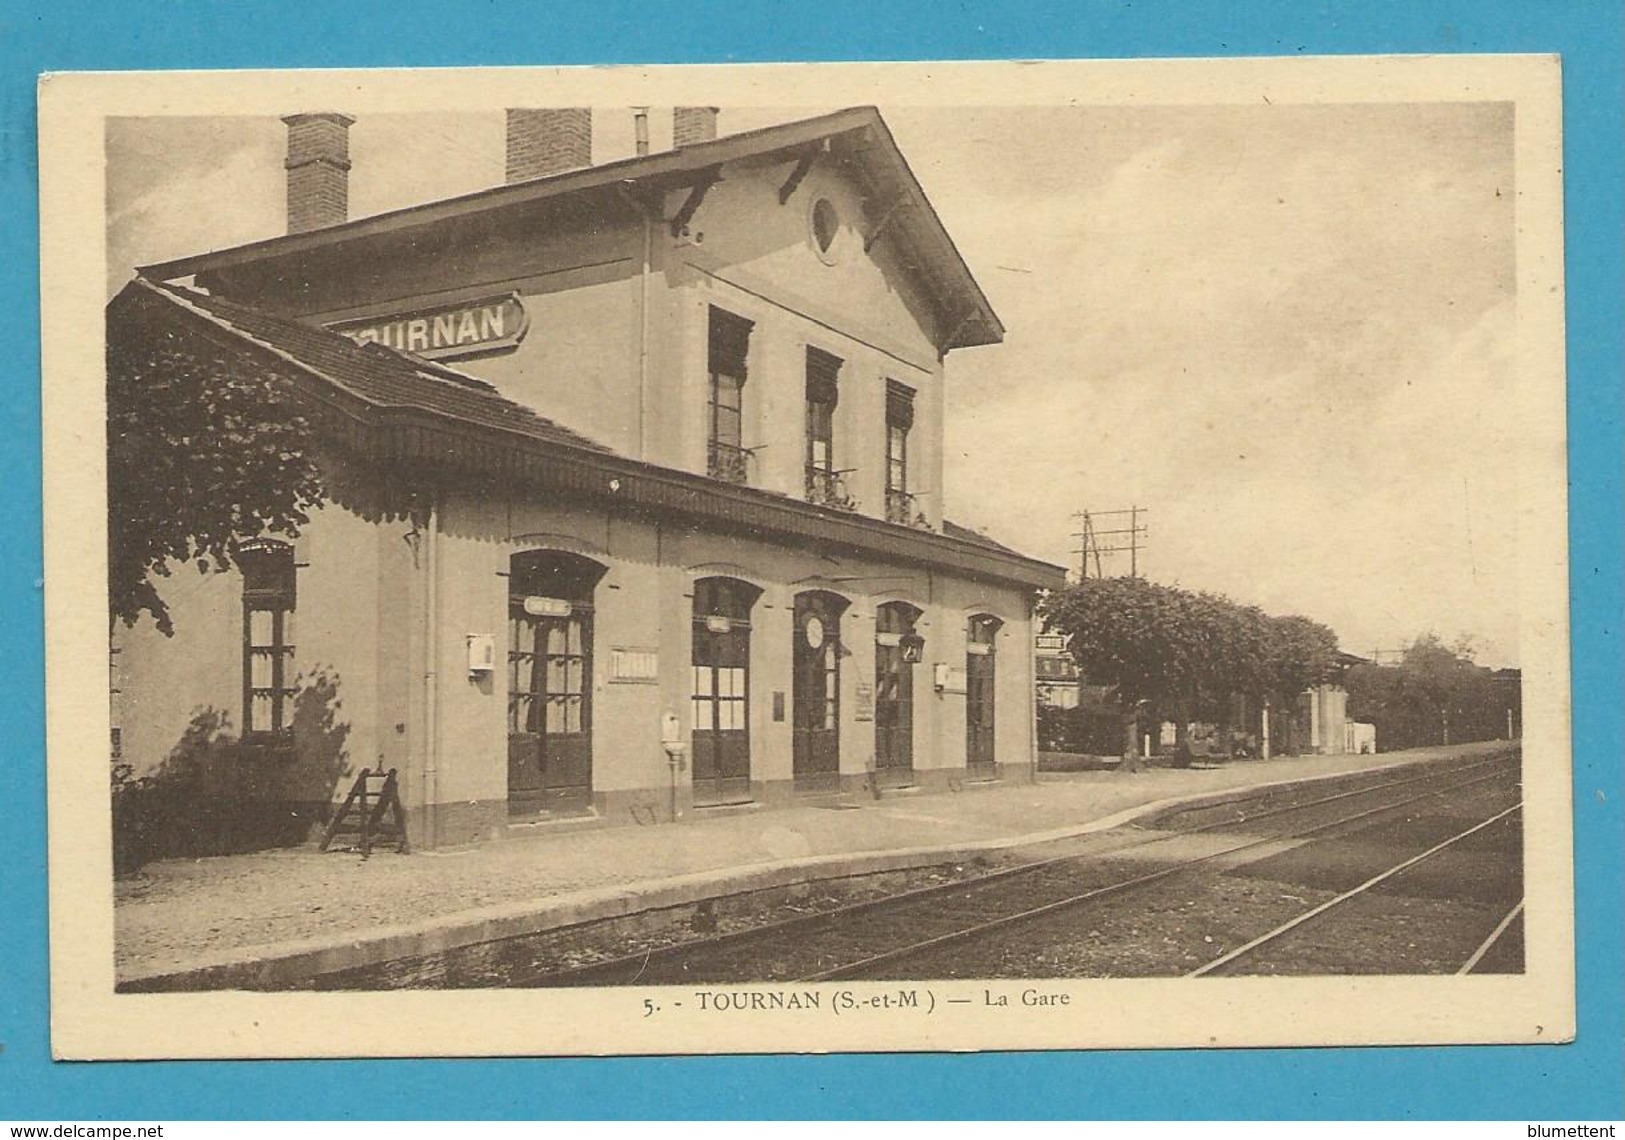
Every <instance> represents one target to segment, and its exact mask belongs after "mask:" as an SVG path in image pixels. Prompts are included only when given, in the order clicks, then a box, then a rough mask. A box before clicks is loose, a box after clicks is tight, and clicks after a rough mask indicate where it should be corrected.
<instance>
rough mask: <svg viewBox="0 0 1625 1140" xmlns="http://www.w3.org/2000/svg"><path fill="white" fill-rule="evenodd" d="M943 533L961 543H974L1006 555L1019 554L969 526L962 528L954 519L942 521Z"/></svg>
mask: <svg viewBox="0 0 1625 1140" xmlns="http://www.w3.org/2000/svg"><path fill="white" fill-rule="evenodd" d="M942 533H943V534H945V535H947V536H948V537H949V538H957V539H959V541H960V542H974V543H975V544H976V545H977V546H985V547H988V548H989V549H991V550H1002V551H1004V552H1005V553H1006V554H1016V553H1018V551H1016V550H1014V549H1012V548H1011V547H1008V546H1006V545H1004V543H1002V542H996V541H994V540H993V539H991V538H989V537H988V536H987V535H985V534H983V533H982V532H981V531H979V530H972V529H971V528H970V527H968V526H960V525H959V524H958V523H956V522H954V521H953V520H952V519H943V520H942Z"/></svg>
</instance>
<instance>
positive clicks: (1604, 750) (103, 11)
mask: <svg viewBox="0 0 1625 1140" xmlns="http://www.w3.org/2000/svg"><path fill="white" fill-rule="evenodd" d="M35 6H37V7H38V8H40V9H41V11H40V12H39V13H37V14H35V13H22V12H19V11H18V9H19V8H20V7H22V5H21V4H13V5H8V6H5V7H3V8H0V65H3V66H0V303H3V308H0V311H4V312H5V313H8V314H9V317H8V327H9V328H10V329H11V333H10V335H9V337H8V340H9V346H10V348H9V351H8V352H7V353H6V354H5V356H4V358H3V363H0V369H3V370H4V378H3V383H0V401H3V408H4V417H5V418H4V423H5V424H6V426H7V430H9V433H10V437H11V438H10V447H9V448H7V449H6V450H5V453H4V458H3V459H0V464H3V472H4V474H3V478H0V511H3V517H4V518H6V519H8V520H10V524H11V527H12V532H11V539H10V541H8V542H6V543H4V544H0V598H3V599H4V603H5V604H4V605H3V606H0V645H3V646H4V649H5V652H4V654H3V655H0V681H3V684H4V689H3V692H4V693H5V695H6V698H7V701H6V707H5V709H4V710H3V711H0V724H3V725H4V732H5V742H6V745H7V746H6V747H5V749H4V752H3V754H0V820H3V823H0V881H3V882H4V884H5V886H4V897H3V899H0V903H3V906H4V909H3V912H0V913H3V914H4V918H3V919H0V1045H3V1049H4V1051H3V1052H0V1119H13V1120H18V1119H22V1120H26V1119H29V1118H38V1119H41V1120H44V1119H47V1118H54V1119H59V1120H61V1119H86V1118H93V1117H104V1118H124V1119H130V1120H135V1119H141V1118H147V1119H154V1118H157V1119H163V1118H177V1119H187V1118H211V1117H216V1118H262V1117H263V1118H272V1119H275V1118H286V1117H292V1116H298V1117H306V1118H342V1117H349V1116H364V1117H407V1118H414V1117H430V1116H434V1117H446V1118H480V1117H517V1118H523V1117H597V1116H653V1117H714V1116H723V1117H726V1116H743V1117H759V1116H785V1117H805V1116H846V1117H851V1116H890V1117H964V1118H980V1117H1011V1116H1013V1117H1077V1118H1085V1119H1090V1118H1178V1117H1192V1118H1240V1119H1255V1118H1287V1119H1291V1118H1299V1119H1305V1118H1307V1119H1313V1118H1322V1119H1325V1118H1361V1117H1375V1118H1405V1117H1413V1118H1504V1119H1505V1118H1510V1119H1517V1118H1526V1119H1537V1118H1538V1119H1547V1120H1550V1119H1561V1118H1570V1119H1574V1118H1614V1119H1618V1118H1620V1117H1621V1116H1622V1115H1625V1094H1622V1080H1625V1058H1622V1045H1621V1043H1622V1041H1625V1026H1622V1024H1621V1014H1622V1009H1625V994H1622V990H1625V964H1622V961H1621V935H1622V931H1625V917H1622V913H1621V905H1620V904H1621V867H1622V858H1621V820H1622V812H1621V804H1622V802H1625V800H1622V797H1621V767H1622V765H1621V756H1622V745H1621V740H1622V736H1621V723H1620V722H1621V707H1622V699H1621V698H1622V692H1625V683H1622V674H1621V654H1620V622H1621V617H1622V605H1621V566H1622V562H1621V540H1622V535H1625V522H1622V517H1621V466H1622V463H1621V460H1622V454H1625V439H1622V435H1621V405H1622V399H1621V396H1622V382H1621V370H1622V357H1621V327H1622V319H1621V314H1622V307H1625V306H1622V295H1621V284H1622V268H1621V258H1620V254H1621V234H1622V228H1625V219H1622V216H1621V186H1622V185H1625V170H1622V164H1621V144H1622V141H1625V122H1622V116H1621V103H1622V100H1621V95H1622V74H1625V72H1622V67H1621V49H1622V34H1621V33H1622V27H1621V6H1620V5H1619V3H1618V2H1617V0H1614V2H1609V0H1584V2H1574V3H1555V2H1539V0H1460V2H1454V3H1443V2H1432V3H1429V2H1421V3H1403V4H1401V3H1384V2H1379V0H1358V2H1338V3H1310V2H1305V0H1268V2H1260V0H1244V2H1239V3H1238V2H1234V0H1232V2H1228V3H1220V2H1214V3H1200V2H1197V0H1179V2H1175V0H1165V2H1142V3H1134V4H1128V3H1092V2H1090V3H1053V2H1031V3H1019V2H1007V3H1001V4H991V3H983V4H973V3H953V2H950V0H937V2H934V3H933V2H929V0H911V2H907V3H880V2H877V0H821V2H820V3H817V4H810V3H809V4H799V5H781V4H779V3H774V2H771V0H755V2H754V3H752V2H749V0H738V2H735V3H727V2H724V0H686V2H685V3H681V4H666V5H660V6H654V5H649V6H636V5H631V4H626V3H611V2H604V0H599V2H597V3H586V2H581V0H569V2H568V3H549V4H546V5H545V6H544V5H532V4H526V3H522V2H519V0H509V2H508V3H505V4H501V5H497V4H490V3H473V2H466V3H458V2H456V0H388V2H387V3H379V2H357V0H345V2H343V3H338V2H329V3H327V4H325V5H323V6H321V7H319V8H310V9H308V10H306V9H305V8H304V6H303V5H300V4H296V3H291V2H287V0H285V2H284V3H281V4H279V3H275V2H274V0H236V2H229V3H228V2H219V3H203V2H200V0H173V2H168V3H148V4H140V5H127V6H126V5H120V4H117V3H115V2H113V0H102V2H73V0H55V2H53V3H50V4H48V5H47V4H38V5H35ZM1366 52H1558V53H1561V54H1562V56H1563V64H1564V97H1565V110H1564V135H1565V138H1566V140H1567V142H1566V152H1567V153H1566V161H1565V175H1566V183H1567V193H1566V205H1567V220H1568V231H1567V233H1568V239H1567V240H1568V247H1567V248H1568V267H1567V268H1568V301H1569V323H1568V347H1569V385H1570V406H1569V446H1570V464H1571V467H1570V488H1571V507H1570V510H1571V515H1570V519H1571V540H1570V541H1571V545H1570V567H1571V578H1572V586H1573V652H1574V663H1575V669H1574V760H1575V770H1576V772H1575V780H1576V785H1575V786H1576V796H1575V805H1576V818H1575V822H1576V828H1577V835H1578V851H1577V871H1578V876H1577V877H1578V882H1579V897H1578V909H1579V930H1578V942H1579V960H1578V967H1579V986H1580V991H1579V994H1580V1033H1579V1041H1578V1042H1577V1043H1576V1044H1574V1045H1571V1046H1566V1047H1561V1048H1553V1047H1539V1048H1536V1047H1528V1048H1513V1047H1475V1048H1451V1049H1360V1050H1350V1049H1336V1050H1332V1049H1318V1050H1299V1051H1285V1050H1256V1051H1225V1052H1188V1053H1179V1052H1160V1053H1071V1054H1067V1053H1050V1054H988V1055H981V1056H959V1057H923V1056H872V1057H852V1056H847V1057H822V1058H754V1057H738V1058H672V1059H631V1060H592V1061H586V1060H562V1061H557V1060H555V1061H545V1060H544V1061H535V1060H517V1061H401V1062H379V1061H370V1062H369V1061H353V1062H352V1061H345V1062H270V1063H258V1064H250V1063H231V1062H220V1063H201V1062H189V1063H188V1062H174V1063H142V1064H53V1063H52V1062H51V1060H50V1049H49V1017H48V1001H47V992H48V991H47V955H46V911H45V878H44V876H43V874H41V872H40V869H41V868H43V867H44V865H45V826H44V818H45V814H44V813H45V776H44V771H45V765H44V744H43V740H44V685H43V660H42V657H43V654H42V649H41V646H42V642H41V629H42V626H41V604H40V602H41V594H40V587H39V577H40V574H41V568H40V567H41V553H40V538H39V535H40V523H41V520H40V505H39V504H40V499H39V477H40V459H39V353H38V340H37V335H36V332H35V330H36V329H37V328H38V300H37V298H38V276H37V265H38V241H37V236H36V235H37V233H38V230H37V218H38V214H37V208H36V176H37V166H36V161H35V154H36V141H37V140H36V128H35V119H34V84H35V79H36V75H37V73H38V72H40V71H43V70H68V69H97V70H112V69H126V68H243V67H340V66H345V67H348V66H419V65H441V66H448V65H466V64H537V63H599V62H732V61H760V60H780V59H931V58H1007V57H1057V56H1211V55H1299V54H1314V53H1366Z"/></svg>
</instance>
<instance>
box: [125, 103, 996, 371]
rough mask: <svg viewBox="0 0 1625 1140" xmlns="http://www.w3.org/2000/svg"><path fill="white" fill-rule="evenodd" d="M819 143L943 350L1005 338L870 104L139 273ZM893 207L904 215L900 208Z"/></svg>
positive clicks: (704, 173) (359, 235) (704, 171)
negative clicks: (892, 243) (905, 270)
mask: <svg viewBox="0 0 1625 1140" xmlns="http://www.w3.org/2000/svg"><path fill="white" fill-rule="evenodd" d="M821 145H829V146H831V147H837V146H838V147H839V148H840V153H841V157H842V158H843V159H846V160H847V162H848V166H849V168H850V169H852V170H853V171H854V172H855V174H856V175H857V176H858V177H859V178H860V180H862V181H863V182H864V183H865V189H866V190H867V191H868V193H869V194H870V195H871V196H873V197H874V198H876V199H877V200H878V201H879V202H881V203H883V204H885V207H884V208H885V210H886V212H887V213H888V216H890V217H892V218H894V219H895V220H894V221H892V222H891V223H890V231H891V232H892V233H894V234H897V235H899V236H900V238H901V242H902V245H903V248H902V256H901V260H902V261H903V263H904V264H905V265H906V266H908V267H909V268H910V269H911V270H913V271H914V272H915V273H916V274H918V275H919V277H920V278H921V280H922V281H923V282H924V284H925V286H926V291H927V294H928V295H930V296H931V297H933V298H934V300H935V303H936V304H937V305H938V306H939V308H940V309H941V310H942V312H943V315H944V318H945V322H946V324H947V326H948V330H949V331H948V333H947V336H948V338H949V340H950V341H951V343H947V344H944V345H941V346H939V347H941V348H942V350H943V351H947V350H948V349H951V348H961V347H969V346H972V345H979V344H995V343H997V342H999V341H1001V340H1003V339H1004V325H1003V324H1002V323H1001V322H1000V320H999V318H998V314H996V313H995V312H994V311H993V306H992V304H991V303H990V302H989V301H988V299H987V296H986V295H985V294H984V293H983V292H982V289H981V286H979V285H978V284H977V283H976V278H975V277H974V276H972V274H971V271H970V267H969V266H967V265H966V264H965V259H964V258H963V257H962V256H961V255H960V253H959V250H958V248H957V247H956V246H955V245H954V241H953V238H952V237H950V236H949V234H948V231H947V229H946V228H945V227H944V226H943V224H942V220H941V219H940V218H938V217H937V213H936V211H935V210H934V209H933V208H932V206H931V203H930V201H929V200H928V199H927V198H926V196H925V191H924V189H923V188H922V187H921V186H920V183H919V180H918V179H917V178H916V177H915V176H914V172H913V171H912V170H911V169H910V168H909V165H908V161H907V159H905V158H904V157H903V153H902V151H901V150H900V149H899V148H898V146H897V142H896V140H895V139H894V138H893V137H892V134H891V130H890V129H889V128H888V127H887V126H886V122H885V120H884V119H883V118H882V117H881V115H880V112H879V111H878V110H877V109H875V108H874V107H852V108H848V109H846V110H843V111H836V112H833V113H832V114H828V115H819V116H816V117H813V118H809V119H801V120H798V121H796V122H791V123H783V124H780V125H778V126H772V127H763V128H760V129H758V130H752V131H741V132H740V133H738V134H732V135H724V136H722V137H720V138H717V139H713V140H710V141H707V142H699V143H691V144H689V145H687V146H684V147H680V148H678V149H676V150H671V151H665V152H662V153H659V154H650V155H641V156H638V157H634V158H627V159H621V160H619V161H616V162H606V163H601V164H599V165H597V166H589V167H586V168H583V169H580V170H571V171H566V172H565V173H562V174H553V175H548V176H546V177H544V178H534V179H530V180H528V181H524V182H515V183H510V184H508V185H504V186H496V187H492V188H491V189H488V190H480V191H476V192H475V193H472V194H463V195H459V196H458V197H455V198H446V199H443V200H441V201H438V202H429V203H425V204H423V205H418V206H409V207H406V208H405V209H400V210H391V211H388V212H386V213H382V214H375V215H373V216H372V217H368V218H359V219H356V220H354V221H349V222H344V223H342V224H340V225H336V226H326V227H323V228H321V229H317V230H310V231H308V232H305V233H299V234H289V235H287V236H285V237H276V238H269V239H267V240H264V241H257V242H250V243H248V244H246V245H240V246H234V247H232V248H229V249H222V250H215V251H213V252H210V253H202V254H197V255H194V256H191V257H182V258H177V259H175V260H173V261H166V262H161V263H159V264H155V265H149V266H143V267H142V268H141V270H140V272H141V273H142V275H143V276H147V277H152V278H156V279H159V280H166V281H167V280H175V279H177V278H181V277H188V276H197V275H201V274H208V273H210V272H212V271H216V270H225V269H229V268H231V267H234V266H239V265H247V264H250V263H253V262H260V261H271V260H281V259H297V258H299V257H302V256H305V255H308V254H311V253H313V252H316V251H320V250H330V249H332V248H334V247H336V246H343V245H352V244H355V243H370V242H374V241H377V240H380V239H384V238H386V237H387V236H388V235H399V234H401V233H403V232H405V231H421V230H422V229H424V228H426V227H434V226H440V225H444V224H448V223H454V222H456V221H457V220H458V219H464V218H468V217H470V216H472V215H478V214H487V213H492V212H498V211H505V210H510V209H522V208H524V207H526V206H529V205H532V204H534V203H538V202H542V201H545V200H549V199H562V198H565V197H567V196H585V195H591V194H604V193H617V192H618V190H617V188H621V187H626V186H628V185H630V184H644V185H648V186H650V187H654V188H663V189H671V188H676V187H684V186H692V185H694V184H696V183H699V182H704V181H707V180H708V179H710V178H712V177H714V172H715V171H716V170H717V168H718V167H720V166H722V165H724V164H726V163H729V162H736V161H739V160H740V159H749V158H759V157H769V156H780V155H782V156H784V157H786V158H793V157H795V156H797V155H798V154H804V153H807V152H808V150H809V148H815V147H817V146H821ZM893 206H898V207H901V208H898V209H895V210H894V209H892V208H891V207H893ZM358 248H359V246H358Z"/></svg>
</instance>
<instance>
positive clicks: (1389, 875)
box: [1185, 800, 1523, 978]
mask: <svg viewBox="0 0 1625 1140" xmlns="http://www.w3.org/2000/svg"><path fill="white" fill-rule="evenodd" d="M1522 810H1523V801H1522V800H1519V801H1518V802H1517V803H1515V804H1513V805H1512V806H1511V807H1509V808H1506V809H1504V810H1502V811H1499V812H1496V813H1495V814H1494V815H1492V816H1490V817H1489V818H1488V819H1485V820H1481V821H1479V822H1478V823H1475V824H1473V826H1471V827H1469V828H1467V829H1465V830H1463V831H1459V832H1457V833H1456V834H1454V835H1452V836H1451V837H1450V838H1449V839H1446V840H1444V841H1443V842H1442V843H1436V844H1434V845H1433V846H1432V847H1429V848H1428V849H1427V850H1426V851H1423V852H1421V853H1420V854H1418V855H1412V856H1411V857H1410V858H1408V859H1404V860H1401V861H1400V862H1398V863H1396V864H1394V865H1393V866H1391V867H1389V868H1388V869H1387V870H1385V871H1382V872H1381V873H1380V874H1376V875H1373V876H1371V877H1370V878H1369V879H1366V880H1365V881H1364V882H1363V883H1361V884H1360V885H1359V886H1356V887H1353V888H1351V889H1349V890H1346V891H1344V892H1342V893H1341V894H1339V895H1337V896H1336V897H1334V898H1331V899H1328V900H1327V901H1325V902H1323V903H1320V904H1319V905H1317V906H1314V907H1311V908H1309V909H1308V910H1306V911H1304V912H1303V913H1301V914H1299V915H1296V916H1295V917H1293V918H1291V919H1289V920H1287V921H1286V922H1283V923H1281V924H1280V925H1278V926H1276V927H1275V928H1274V929H1272V930H1267V931H1265V932H1264V933H1263V934H1260V935H1259V936H1258V937H1256V938H1254V939H1252V940H1251V941H1248V942H1244V943H1242V944H1241V945H1240V946H1237V947H1236V948H1235V949H1234V950H1230V951H1228V952H1226V953H1224V954H1221V955H1220V956H1219V957H1217V958H1215V959H1213V960H1212V961H1211V962H1206V963H1204V964H1203V965H1201V966H1199V967H1197V968H1196V969H1194V970H1191V971H1189V972H1188V973H1186V974H1185V976H1186V977H1187V978H1201V977H1207V976H1209V975H1214V974H1225V973H1229V972H1231V971H1232V969H1233V967H1235V966H1236V965H1237V964H1238V963H1240V962H1243V961H1246V960H1247V959H1249V958H1251V957H1252V956H1253V955H1255V954H1257V953H1258V951H1260V950H1262V949H1264V948H1265V947H1267V946H1271V945H1273V944H1275V943H1277V942H1279V941H1280V940H1281V939H1282V938H1284V937H1286V936H1287V935H1289V934H1291V933H1292V932H1293V931H1296V930H1298V929H1300V928H1302V927H1304V926H1306V925H1307V924H1309V923H1311V922H1314V921H1316V920H1317V919H1320V918H1321V917H1323V916H1324V915H1327V914H1330V913H1332V912H1333V911H1335V910H1336V909H1337V908H1339V907H1342V906H1345V905H1346V904H1348V903H1349V902H1351V901H1353V900H1354V899H1357V898H1360V897H1361V896H1363V895H1365V894H1367V893H1368V892H1370V891H1371V890H1373V889H1374V888H1376V887H1378V886H1380V885H1381V884H1383V883H1386V882H1388V881H1389V880H1391V879H1394V878H1397V877H1398V876H1400V875H1403V874H1405V872H1407V871H1409V870H1411V869H1412V868H1414V867H1416V866H1418V865H1419V864H1421V863H1424V862H1426V861H1427V860H1429V859H1432V858H1434V857H1435V856H1437V855H1439V854H1440V853H1441V852H1443V851H1446V850H1448V849H1449V848H1451V847H1454V846H1455V845H1456V844H1457V843H1460V842H1461V841H1462V840H1464V839H1467V838H1468V837H1470V836H1473V835H1477V834H1478V833H1479V832H1480V831H1483V830H1484V829H1485V828H1487V827H1492V826H1494V825H1495V824H1497V823H1499V822H1500V821H1501V820H1503V819H1507V818H1509V817H1510V816H1512V815H1514V814H1516V813H1518V812H1520V811H1522ZM1522 908H1523V903H1522V902H1520V903H1518V905H1517V906H1516V907H1514V908H1513V909H1512V911H1511V912H1510V913H1508V915H1507V917H1506V918H1505V919H1503V920H1502V923H1501V925H1499V926H1498V927H1496V929H1495V930H1494V931H1493V932H1492V933H1491V935H1490V937H1489V938H1487V939H1485V941H1484V942H1483V943H1482V944H1481V945H1480V946H1479V948H1478V949H1477V950H1476V951H1474V953H1473V955H1472V956H1471V957H1470V958H1469V959H1468V960H1467V962H1466V963H1465V964H1464V965H1463V966H1462V968H1461V969H1460V970H1459V971H1457V972H1458V973H1467V972H1468V971H1469V970H1471V969H1472V968H1473V967H1474V966H1476V965H1477V964H1478V962H1479V961H1480V960H1481V959H1482V958H1483V957H1484V955H1485V954H1486V953H1488V951H1489V950H1490V948H1491V947H1492V946H1493V945H1494V944H1495V942H1496V941H1497V940H1498V939H1499V938H1500V937H1501V935H1502V934H1503V933H1504V932H1505V930H1506V928H1507V927H1508V926H1509V925H1511V922H1512V920H1513V919H1514V918H1516V917H1517V915H1518V913H1519V912H1520V911H1521V910H1522Z"/></svg>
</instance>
